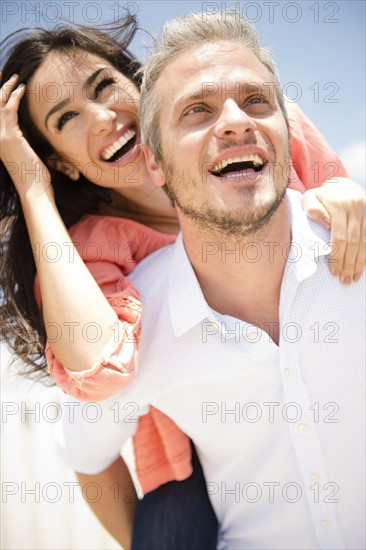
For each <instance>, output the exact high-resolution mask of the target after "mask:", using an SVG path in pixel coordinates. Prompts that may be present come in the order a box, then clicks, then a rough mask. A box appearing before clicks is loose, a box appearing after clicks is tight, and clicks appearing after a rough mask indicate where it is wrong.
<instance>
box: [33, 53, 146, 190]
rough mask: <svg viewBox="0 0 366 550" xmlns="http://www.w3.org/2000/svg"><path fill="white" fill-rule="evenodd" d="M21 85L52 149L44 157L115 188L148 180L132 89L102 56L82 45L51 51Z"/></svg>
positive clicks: (70, 172) (72, 172)
mask: <svg viewBox="0 0 366 550" xmlns="http://www.w3.org/2000/svg"><path fill="white" fill-rule="evenodd" d="M26 90H27V100H28V104H29V110H30V113H31V116H32V119H33V122H34V124H35V126H36V128H37V129H38V130H39V131H40V132H41V134H42V135H43V136H44V137H45V138H46V139H47V140H48V141H49V143H50V144H51V145H52V147H53V148H54V150H55V151H56V152H57V154H58V156H57V158H55V159H50V163H52V164H53V166H54V167H56V168H57V169H58V170H60V171H61V172H64V173H66V174H67V175H69V176H70V177H71V178H72V179H76V178H77V177H78V173H82V174H83V175H84V176H85V177H86V178H87V179H88V180H90V181H92V182H93V183H95V184H97V185H100V186H102V187H109V188H114V189H121V190H122V189H124V188H127V187H136V186H138V185H141V184H143V183H145V182H146V181H147V180H148V178H149V176H148V172H147V169H146V165H145V159H144V155H143V153H142V151H141V149H140V145H139V141H140V139H139V125H138V118H137V108H138V100H139V92H138V89H137V88H136V86H135V84H134V83H132V82H131V81H130V80H129V79H128V78H127V77H125V76H124V75H122V74H121V73H120V72H119V71H118V70H117V69H115V68H114V67H113V66H112V65H111V64H110V63H109V62H108V61H106V60H104V59H102V58H101V57H98V56H97V55H94V54H91V53H88V52H84V51H82V50H79V51H77V52H76V53H75V54H72V55H67V54H64V53H61V52H53V53H51V54H49V55H48V56H47V58H46V59H45V61H44V62H43V63H42V65H41V66H40V67H39V69H38V70H37V71H36V72H35V74H34V75H33V77H32V79H31V80H29V82H28V84H27V88H26Z"/></svg>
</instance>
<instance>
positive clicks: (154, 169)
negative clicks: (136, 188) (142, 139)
mask: <svg viewBox="0 0 366 550" xmlns="http://www.w3.org/2000/svg"><path fill="white" fill-rule="evenodd" d="M142 150H143V153H144V155H145V161H146V167H147V169H148V171H149V174H150V176H151V179H152V180H153V182H154V183H155V185H157V186H158V187H163V185H165V183H166V181H165V175H164V172H163V171H162V169H161V166H160V165H159V164H158V163H157V162H156V160H155V155H154V153H153V152H152V150H151V149H150V147H147V146H146V145H144V146H143V147H142Z"/></svg>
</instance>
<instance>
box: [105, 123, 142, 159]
mask: <svg viewBox="0 0 366 550" xmlns="http://www.w3.org/2000/svg"><path fill="white" fill-rule="evenodd" d="M135 135H136V130H133V129H132V128H131V129H130V130H127V132H126V133H125V134H123V136H121V137H120V138H119V139H117V141H115V142H114V143H112V145H110V146H109V147H107V149H106V150H105V151H103V153H102V159H103V160H108V159H110V158H111V157H113V155H114V154H115V153H117V151H118V150H119V149H121V148H122V147H123V146H124V145H126V143H127V142H128V141H130V139H132V138H133V137H135Z"/></svg>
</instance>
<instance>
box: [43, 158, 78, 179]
mask: <svg viewBox="0 0 366 550" xmlns="http://www.w3.org/2000/svg"><path fill="white" fill-rule="evenodd" d="M47 164H49V166H50V167H51V168H54V169H55V170H57V171H58V172H61V174H65V176H67V177H68V178H70V179H71V180H73V181H77V180H78V179H79V178H80V172H79V170H78V169H77V167H76V166H75V164H73V163H72V162H68V161H67V160H64V159H62V158H61V157H59V156H57V155H51V156H50V157H49V158H48V159H47Z"/></svg>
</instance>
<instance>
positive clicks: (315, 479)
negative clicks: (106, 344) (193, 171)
mask: <svg viewBox="0 0 366 550" xmlns="http://www.w3.org/2000/svg"><path fill="white" fill-rule="evenodd" d="M299 197H300V195H299V194H298V193H297V192H294V191H288V195H287V200H288V203H289V207H290V213H291V227H292V246H291V250H290V255H289V258H288V261H287V264H286V269H285V273H284V277H283V283H282V288H281V299H280V342H279V346H277V345H276V344H275V343H274V342H273V341H272V340H271V338H270V336H269V335H268V334H267V333H266V332H262V331H260V329H258V328H256V327H255V326H252V325H250V324H248V323H246V322H244V321H241V320H239V319H235V318H232V317H229V316H225V315H219V314H218V313H216V312H214V311H213V310H212V309H211V308H210V307H209V306H208V304H207V302H206V301H205V299H204V296H203V294H202V291H201V288H200V286H199V284H198V281H197V279H196V277H195V274H194V271H193V269H192V266H191V264H190V262H189V259H188V257H187V255H186V252H185V249H184V244H183V240H182V237H179V238H178V240H177V242H176V243H175V244H174V245H171V246H169V247H166V248H164V249H162V250H159V251H158V252H156V253H155V254H153V255H151V256H150V257H149V258H147V259H146V260H144V261H143V262H142V263H141V264H140V265H139V266H138V267H137V269H136V270H135V272H134V274H133V276H132V280H133V282H134V283H135V284H136V286H137V287H138V289H139V290H140V292H141V295H142V299H143V303H144V305H145V312H144V317H143V331H142V338H141V344H140V352H139V371H138V374H137V376H136V381H135V382H134V383H133V384H131V386H130V387H128V388H127V389H126V390H123V391H122V392H120V393H119V394H118V395H117V396H115V397H114V398H111V399H108V400H105V401H104V402H102V403H99V407H100V414H99V415H98V421H96V422H94V421H92V422H91V421H89V420H87V419H86V415H85V414H82V411H83V407H76V406H75V407H72V409H73V418H72V419H71V416H70V411H67V412H68V414H64V415H63V430H62V434H61V436H60V447H61V452H62V454H63V456H64V458H65V460H66V461H67V462H68V463H69V464H70V465H71V466H72V467H73V468H74V469H76V470H77V471H81V472H85V473H96V472H98V471H101V470H103V469H105V468H106V467H107V466H108V465H109V464H111V463H112V462H113V461H114V460H115V459H116V457H117V456H118V454H119V451H120V447H121V445H122V444H123V443H124V441H125V440H126V438H127V437H128V436H129V435H131V434H132V433H134V431H135V429H136V421H137V418H138V416H140V415H142V414H146V412H147V410H148V406H149V404H151V405H153V406H155V407H156V408H158V409H160V410H161V411H163V412H164V413H165V414H167V415H168V416H170V417H171V418H172V419H173V420H174V421H175V422H176V424H177V425H178V426H179V427H180V428H181V429H182V430H183V431H184V432H185V433H186V434H187V435H188V436H189V437H190V438H191V439H192V440H193V442H194V444H195V446H196V449H197V452H198V455H199V458H200V461H201V464H202V467H203V470H204V474H205V478H206V481H207V487H208V492H209V496H210V499H211V501H212V505H213V507H214V509H215V512H216V515H217V518H218V521H219V523H220V540H219V548H220V549H230V550H232V549H245V548H248V549H281V550H282V549H286V548H288V549H290V548H291V549H294V548H297V549H300V548H301V549H312V548H321V549H341V548H342V549H343V548H349V549H363V548H365V537H364V522H365V509H364V502H365V499H364V487H365V479H364V477H365V476H364V448H365V446H364V424H365V422H364V420H365V398H364V370H365V344H364V329H365V319H364V317H365V298H364V292H363V291H364V287H365V285H364V279H362V280H361V281H360V282H359V283H356V284H353V285H351V286H350V287H342V286H341V285H340V284H339V281H338V279H336V278H333V277H332V276H331V274H330V271H329V265H328V263H327V260H328V254H329V247H328V246H327V240H328V233H327V232H326V231H325V230H324V229H323V228H321V227H319V226H317V225H316V224H314V223H312V222H310V221H309V220H308V219H307V218H306V216H305V214H304V213H303V211H302V208H301V205H300V198H299ZM284 253H285V251H284ZM268 276H269V277H270V276H271V275H270V273H269V274H268ZM239 292H245V286H243V288H242V289H239V288H238V293H239ZM68 401H72V400H71V399H68ZM69 408H70V407H69Z"/></svg>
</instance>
